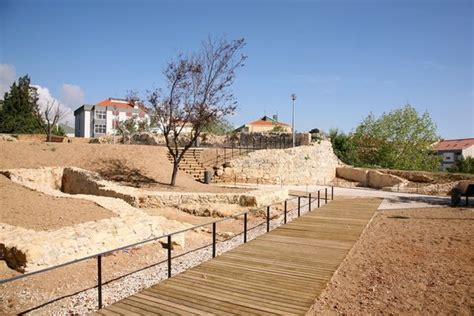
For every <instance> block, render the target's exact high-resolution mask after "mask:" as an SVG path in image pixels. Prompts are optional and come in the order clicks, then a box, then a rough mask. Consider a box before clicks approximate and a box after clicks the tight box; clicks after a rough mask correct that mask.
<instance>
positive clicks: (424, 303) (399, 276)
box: [309, 207, 474, 315]
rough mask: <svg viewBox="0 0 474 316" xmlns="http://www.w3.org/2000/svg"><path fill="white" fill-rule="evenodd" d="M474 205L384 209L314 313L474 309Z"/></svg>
mask: <svg viewBox="0 0 474 316" xmlns="http://www.w3.org/2000/svg"><path fill="white" fill-rule="evenodd" d="M473 250H474V209H472V208H470V209H466V208H448V207H444V208H428V209H427V208H424V209H410V210H387V211H380V212H378V213H377V214H376V215H375V217H374V219H373V220H372V222H371V223H370V225H369V226H368V227H367V228H366V230H365V231H364V233H363V235H362V236H361V238H360V239H359V241H358V242H357V243H356V244H355V245H354V247H353V249H352V250H351V252H350V253H349V255H348V256H347V257H346V259H345V260H344V261H343V263H342V264H341V266H340V267H339V269H338V271H337V272H336V274H335V275H334V276H333V278H332V280H331V281H330V283H329V285H328V287H327V288H326V290H325V291H324V292H323V293H322V295H321V297H320V298H319V299H318V300H317V301H316V303H315V305H314V306H313V308H312V309H311V311H310V312H309V314H310V315H320V314H347V315H367V314H370V315H379V314H384V315H389V314H392V315H393V314H416V315H425V314H430V315H434V314H442V315H447V314H456V315H472V314H473V312H474V251H473Z"/></svg>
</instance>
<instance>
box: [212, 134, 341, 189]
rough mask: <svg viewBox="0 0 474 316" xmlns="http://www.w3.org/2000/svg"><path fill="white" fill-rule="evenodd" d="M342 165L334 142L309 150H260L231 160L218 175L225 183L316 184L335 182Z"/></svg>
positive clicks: (305, 148) (320, 144)
mask: <svg viewBox="0 0 474 316" xmlns="http://www.w3.org/2000/svg"><path fill="white" fill-rule="evenodd" d="M339 165H340V161H339V159H338V158H337V157H336V155H334V152H333V150H332V145H331V142H329V141H327V140H322V141H321V142H320V143H314V144H312V145H310V146H300V147H295V148H289V149H268V150H258V151H255V152H252V153H250V154H249V155H248V156H244V157H239V158H236V159H234V160H232V161H231V162H230V167H228V168H222V169H220V170H217V174H218V176H219V178H220V179H221V180H223V181H225V182H234V181H237V182H252V183H257V182H259V183H272V184H280V183H282V184H284V185H285V184H315V183H327V182H330V181H332V180H333V179H334V177H335V176H336V167H337V166H339Z"/></svg>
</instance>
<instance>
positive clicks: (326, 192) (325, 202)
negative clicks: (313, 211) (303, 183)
mask: <svg viewBox="0 0 474 316" xmlns="http://www.w3.org/2000/svg"><path fill="white" fill-rule="evenodd" d="M324 204H328V188H324Z"/></svg>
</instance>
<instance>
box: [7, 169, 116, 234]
mask: <svg viewBox="0 0 474 316" xmlns="http://www.w3.org/2000/svg"><path fill="white" fill-rule="evenodd" d="M115 216H116V215H115V214H114V213H113V212H112V211H110V210H107V209H105V208H103V207H101V206H99V205H97V204H95V203H93V202H90V201H86V200H78V199H68V198H56V197H53V196H50V195H47V194H43V193H41V192H36V191H32V190H30V189H28V188H25V187H23V186H21V185H19V184H16V183H14V182H12V181H10V180H9V179H8V178H7V177H5V176H3V175H0V222H1V223H5V224H9V225H12V226H19V227H23V228H28V229H33V230H48V229H58V228H61V227H65V226H71V225H75V224H80V223H84V222H89V221H96V220H100V219H104V218H111V217H115ZM0 242H1V240H0Z"/></svg>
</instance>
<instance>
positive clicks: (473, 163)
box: [448, 156, 474, 174]
mask: <svg viewBox="0 0 474 316" xmlns="http://www.w3.org/2000/svg"><path fill="white" fill-rule="evenodd" d="M448 171H449V172H462V173H472V174H474V158H473V157H466V158H464V157H463V156H461V157H460V158H459V160H458V161H457V166H456V167H453V168H450V169H449V170H448Z"/></svg>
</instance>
